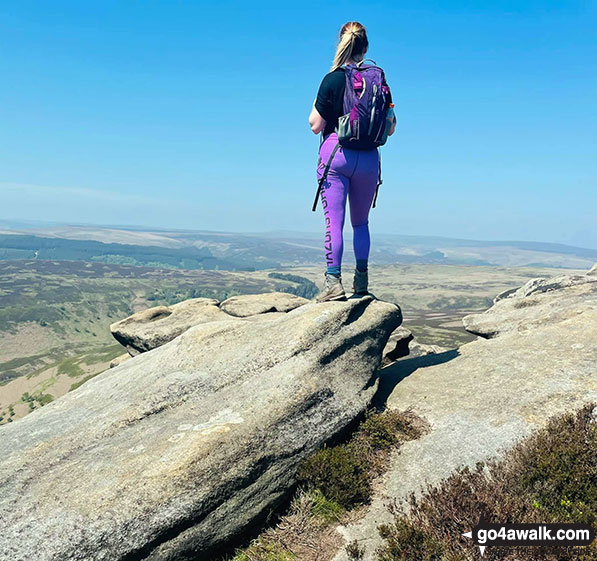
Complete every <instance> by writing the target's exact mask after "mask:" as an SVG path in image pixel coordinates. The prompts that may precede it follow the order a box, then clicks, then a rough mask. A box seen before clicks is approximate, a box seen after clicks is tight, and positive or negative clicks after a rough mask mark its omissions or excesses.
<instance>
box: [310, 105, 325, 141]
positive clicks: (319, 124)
mask: <svg viewBox="0 0 597 561" xmlns="http://www.w3.org/2000/svg"><path fill="white" fill-rule="evenodd" d="M309 125H311V130H312V131H313V134H319V133H320V132H321V131H322V130H323V129H324V128H325V119H324V118H323V117H322V116H321V115H320V114H319V111H317V109H315V102H313V109H311V114H310V115H309Z"/></svg>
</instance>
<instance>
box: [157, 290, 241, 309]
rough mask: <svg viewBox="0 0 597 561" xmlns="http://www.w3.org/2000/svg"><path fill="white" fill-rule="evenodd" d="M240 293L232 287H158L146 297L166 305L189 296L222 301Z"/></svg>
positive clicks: (181, 300)
mask: <svg viewBox="0 0 597 561" xmlns="http://www.w3.org/2000/svg"><path fill="white" fill-rule="evenodd" d="M240 294H242V292H240V291H239V290H237V289H234V288H226V287H222V288H211V287H203V288H187V289H184V288H174V287H168V288H158V289H156V290H154V291H153V293H152V294H150V295H149V296H148V297H147V300H149V301H150V302H163V303H165V304H166V305H168V306H171V305H172V304H177V303H178V302H183V301H184V300H188V299H189V298H214V299H216V300H219V301H222V300H226V298H230V297H231V296H239V295H240Z"/></svg>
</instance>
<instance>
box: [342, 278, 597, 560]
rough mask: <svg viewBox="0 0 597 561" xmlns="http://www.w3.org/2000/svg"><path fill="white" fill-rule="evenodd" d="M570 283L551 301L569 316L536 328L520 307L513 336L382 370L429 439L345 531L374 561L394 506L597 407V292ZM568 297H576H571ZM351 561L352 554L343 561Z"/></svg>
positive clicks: (397, 461)
mask: <svg viewBox="0 0 597 561" xmlns="http://www.w3.org/2000/svg"><path fill="white" fill-rule="evenodd" d="M568 281H570V282H568ZM568 281H565V282H560V288H559V289H555V290H554V291H549V292H545V293H544V294H546V296H547V294H550V296H549V298H550V299H551V301H552V303H555V302H562V305H563V306H564V308H565V309H566V312H565V313H560V312H561V310H559V309H558V307H557V306H555V305H554V308H553V309H552V313H551V315H546V316H545V317H544V319H543V320H542V321H540V322H536V323H533V327H532V328H530V327H529V325H530V324H527V323H525V322H524V318H522V317H521V316H519V315H518V310H519V309H521V308H513V310H512V315H513V316H512V317H514V318H516V320H512V321H507V317H506V314H505V313H504V315H503V316H502V320H503V321H505V322H506V323H505V324H504V323H503V324H502V325H510V326H516V327H515V328H514V329H505V330H503V331H501V332H500V333H499V334H498V336H497V337H495V338H492V339H481V338H480V339H478V340H476V341H473V342H471V343H468V344H466V345H463V346H462V347H460V349H459V351H450V352H446V353H443V354H438V355H430V356H426V357H420V358H415V359H411V360H402V361H399V362H397V363H395V364H393V365H391V366H389V367H387V368H384V369H383V370H382V371H381V378H380V387H381V389H380V392H385V394H386V395H388V394H389V398H388V399H387V405H388V407H390V408H395V409H398V410H404V409H407V408H412V410H413V411H414V413H416V414H418V415H420V416H422V417H423V418H425V419H426V420H427V421H428V423H429V425H430V431H429V432H428V433H427V434H425V435H424V436H423V437H421V438H420V439H419V440H416V441H411V442H407V443H406V444H404V445H403V446H402V448H401V449H400V451H399V453H397V454H395V456H394V457H393V459H392V462H391V467H390V470H389V471H388V472H387V473H386V474H385V475H384V477H383V479H382V481H381V482H379V488H380V489H381V491H380V492H379V493H378V494H377V496H376V497H375V499H374V501H373V502H372V504H371V505H370V508H369V509H368V511H367V513H366V515H365V516H364V518H363V519H361V520H360V521H359V522H357V523H355V524H352V525H348V526H341V527H340V528H339V531H340V533H341V534H342V535H343V536H344V538H345V540H346V542H347V543H348V542H350V541H352V540H354V539H357V540H359V543H360V544H361V545H363V546H364V547H365V548H366V554H365V557H364V558H365V559H374V558H375V556H374V553H373V552H374V551H375V549H376V547H377V546H379V545H380V544H381V539H380V537H379V534H378V531H377V528H378V526H379V524H381V523H385V522H388V521H390V519H391V516H390V514H389V511H388V505H389V504H390V503H392V502H393V501H395V500H396V501H398V502H400V501H402V500H404V499H405V498H406V497H407V496H408V495H409V494H410V493H411V492H415V493H419V492H420V490H421V489H422V488H423V486H425V485H427V484H436V483H438V482H439V481H441V480H442V479H443V478H445V477H447V476H449V475H450V474H451V473H452V472H453V471H455V470H456V469H457V468H459V467H462V466H474V465H475V464H476V463H477V462H478V461H483V460H487V459H489V458H491V457H496V456H499V455H500V454H502V453H503V452H504V451H506V450H508V449H509V448H511V447H512V446H513V445H514V444H515V443H516V442H517V441H519V440H520V439H522V438H524V437H526V436H528V435H529V434H531V433H532V432H533V431H534V430H536V429H539V428H541V427H543V426H544V425H545V424H546V421H547V420H548V419H549V418H550V417H551V416H553V415H559V414H562V413H564V412H569V411H574V410H576V409H578V408H580V407H582V406H583V405H584V404H586V403H588V402H594V401H597V302H595V298H594V295H595V292H594V291H595V290H596V289H597V285H595V284H594V283H592V284H591V283H586V282H577V281H578V279H572V280H570V279H568ZM545 285H546V284H544V285H543V286H545ZM589 286H590V287H592V288H591V289H590V290H588V287H589ZM581 287H582V288H581ZM568 290H573V291H574V294H575V295H574V297H571V298H570V299H569V298H568V297H567V296H566V295H565V294H563V293H565V292H566V291H568ZM535 294H536V293H535ZM529 296H530V295H529ZM572 301H574V302H576V303H575V304H572V303H571V302H572ZM544 305H545V306H546V307H547V306H548V302H547V300H546V301H545V302H544ZM498 307H501V306H500V301H498V302H497V303H496V304H495V306H494V308H498ZM492 309H493V308H492ZM527 309H530V308H527ZM488 315H490V314H488ZM534 317H537V316H534ZM521 322H522V323H521ZM522 326H526V328H522ZM395 384H397V385H395ZM394 385H395V387H394V389H393V391H391V390H392V386H394ZM347 560H348V558H347V556H346V553H345V551H344V550H342V551H340V552H339V553H338V554H337V556H336V557H335V561H347Z"/></svg>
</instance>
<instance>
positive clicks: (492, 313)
mask: <svg viewBox="0 0 597 561" xmlns="http://www.w3.org/2000/svg"><path fill="white" fill-rule="evenodd" d="M596 302H597V270H595V268H593V269H592V270H591V271H590V272H588V273H587V274H585V275H560V276H557V277H554V278H548V279H532V280H530V281H529V282H527V283H526V284H525V285H523V286H521V287H520V288H519V289H517V290H508V291H506V292H504V293H502V294H499V295H498V296H497V297H496V299H495V303H494V305H493V306H492V307H491V308H489V310H487V311H486V312H484V313H482V314H471V315H468V316H465V317H464V318H463V320H462V321H463V324H464V327H465V329H466V330H467V331H470V332H471V333H474V334H476V335H480V336H481V337H486V338H491V337H497V336H498V335H500V334H502V333H507V332H509V331H518V332H524V331H528V330H534V329H537V328H540V327H541V326H543V325H549V324H554V323H557V322H559V321H563V320H565V319H568V318H570V317H573V316H574V315H575V314H578V313H581V312H582V311H583V310H587V309H590V308H591V307H593V306H595V303H596Z"/></svg>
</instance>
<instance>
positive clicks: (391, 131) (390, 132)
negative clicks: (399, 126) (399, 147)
mask: <svg viewBox="0 0 597 561" xmlns="http://www.w3.org/2000/svg"><path fill="white" fill-rule="evenodd" d="M395 130H396V117H394V119H393V121H392V126H391V127H390V131H389V132H388V136H392V135H393V134H394V131H395Z"/></svg>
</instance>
